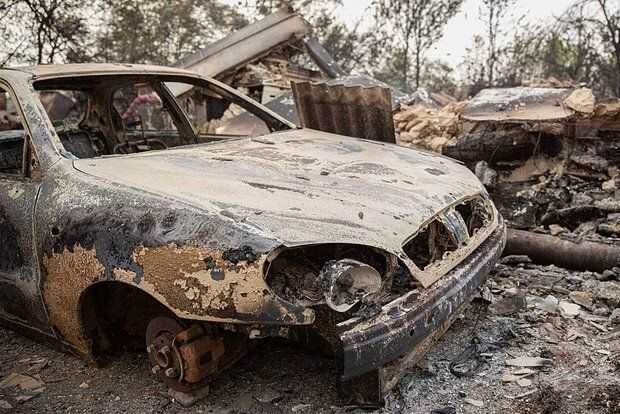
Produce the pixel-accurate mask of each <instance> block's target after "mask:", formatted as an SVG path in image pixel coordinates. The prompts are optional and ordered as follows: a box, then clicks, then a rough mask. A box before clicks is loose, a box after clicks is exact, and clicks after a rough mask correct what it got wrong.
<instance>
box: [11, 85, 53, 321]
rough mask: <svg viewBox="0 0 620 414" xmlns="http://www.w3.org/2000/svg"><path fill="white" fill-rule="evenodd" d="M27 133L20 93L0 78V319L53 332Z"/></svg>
mask: <svg viewBox="0 0 620 414" xmlns="http://www.w3.org/2000/svg"><path fill="white" fill-rule="evenodd" d="M27 131H28V128H27V127H26V124H25V123H24V122H23V118H22V112H21V110H20V108H19V106H18V105H17V100H16V99H15V95H14V94H13V92H12V91H11V89H10V87H9V86H8V84H5V83H3V82H2V81H1V80H0V318H1V319H3V320H4V322H5V323H6V322H8V323H9V324H11V325H12V326H14V325H15V324H17V325H19V326H17V327H24V328H34V329H35V330H38V331H44V332H45V333H49V331H48V328H47V317H46V314H45V310H44V308H43V304H42V301H41V298H40V292H39V286H38V285H39V265H38V263H37V255H36V254H35V250H34V249H35V243H34V242H33V216H34V209H35V205H36V200H37V194H38V192H39V187H40V180H38V179H37V178H36V177H33V176H34V175H36V174H32V173H31V165H36V162H33V161H34V159H33V157H34V156H33V155H32V154H33V151H32V150H31V149H32V147H31V140H30V137H29V134H28V132H27Z"/></svg>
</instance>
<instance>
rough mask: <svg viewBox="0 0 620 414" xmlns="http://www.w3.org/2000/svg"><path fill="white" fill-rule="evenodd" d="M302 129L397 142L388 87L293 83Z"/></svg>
mask: <svg viewBox="0 0 620 414" xmlns="http://www.w3.org/2000/svg"><path fill="white" fill-rule="evenodd" d="M292 87H293V96H294V97H295V106H296V108H297V114H298V116H299V123H300V126H301V127H303V128H311V129H316V130H319V131H325V132H332V133H335V134H341V135H347V136H351V137H357V138H366V139H370V140H374V141H381V142H391V143H395V142H396V137H395V134H394V120H393V119H392V97H391V92H390V89H389V88H382V87H379V86H373V87H362V86H345V85H328V84H326V83H310V82H301V83H293V84H292Z"/></svg>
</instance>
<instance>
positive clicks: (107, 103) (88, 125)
mask: <svg viewBox="0 0 620 414" xmlns="http://www.w3.org/2000/svg"><path fill="white" fill-rule="evenodd" d="M137 83H144V84H149V85H151V86H152V88H153V90H154V91H155V92H156V93H157V94H158V95H159V98H160V99H161V102H162V105H163V106H164V107H165V108H164V109H165V110H166V111H168V113H169V115H170V117H171V118H172V121H173V122H174V124H175V125H176V127H177V130H178V131H174V133H173V134H170V133H168V134H167V135H166V134H165V132H166V131H160V132H161V133H162V135H166V136H164V137H163V138H162V137H158V136H152V135H153V134H145V131H144V130H143V129H139V131H137V133H132V132H135V131H130V133H128V131H127V130H125V129H124V128H123V126H122V125H119V123H118V122H119V120H118V119H116V118H118V116H115V115H114V108H113V96H112V95H113V94H111V91H116V90H118V89H119V88H121V87H123V86H126V85H132V84H137ZM175 83H181V84H186V85H188V86H190V87H191V86H194V87H197V88H203V89H205V90H208V91H209V92H212V93H213V94H216V95H217V96H220V97H222V98H223V99H226V100H227V101H229V102H230V103H231V104H235V105H238V106H239V107H241V108H242V109H243V110H244V111H247V112H248V113H250V114H253V115H254V116H256V117H257V118H259V119H260V120H261V121H262V122H264V123H265V125H266V126H267V128H268V130H269V132H274V131H280V130H287V129H292V128H296V126H295V125H294V124H291V123H290V122H288V121H286V120H285V119H283V118H281V117H280V116H278V115H277V114H275V113H273V112H272V111H270V110H269V109H267V108H265V107H263V106H262V105H261V104H259V103H257V102H254V101H253V100H252V99H250V98H248V97H246V96H244V95H242V94H240V93H239V92H237V91H236V90H234V89H232V88H230V87H228V86H226V85H223V84H221V83H220V82H217V81H215V80H211V79H205V78H202V77H198V76H197V77H193V76H191V75H190V76H188V75H163V74H157V73H154V74H148V73H147V74H100V75H85V76H75V77H71V78H69V77H64V76H60V77H51V78H47V79H41V80H35V81H34V82H33V87H34V89H35V91H36V94H37V99H38V95H39V93H40V92H43V91H53V90H74V91H83V92H84V93H86V94H88V95H89V99H88V105H87V106H88V109H87V111H88V112H90V113H89V114H88V115H86V116H85V117H84V119H82V120H81V121H80V124H79V125H77V126H75V127H74V128H73V129H67V128H64V129H62V128H60V129H59V128H56V132H57V133H58V135H59V137H60V141H61V144H62V146H63V147H62V148H59V149H58V152H59V153H60V154H61V155H63V156H64V157H66V158H77V159H84V158H97V157H101V156H112V155H123V154H132V153H139V152H145V151H155V150H164V149H168V148H173V147H182V146H188V145H195V144H202V143H206V142H210V141H212V140H218V139H229V138H235V137H239V136H243V135H239V136H234V135H221V136H216V137H205V136H203V135H202V134H200V133H199V131H197V130H196V129H195V128H194V127H193V126H192V124H191V122H190V118H189V117H188V115H187V113H185V111H183V109H182V108H181V107H180V106H179V104H178V102H177V99H176V97H175V94H174V92H173V91H171V90H170V89H169V88H168V87H167V85H170V84H175ZM56 124H57V125H58V123H56ZM175 134H176V135H175ZM148 135H151V136H148Z"/></svg>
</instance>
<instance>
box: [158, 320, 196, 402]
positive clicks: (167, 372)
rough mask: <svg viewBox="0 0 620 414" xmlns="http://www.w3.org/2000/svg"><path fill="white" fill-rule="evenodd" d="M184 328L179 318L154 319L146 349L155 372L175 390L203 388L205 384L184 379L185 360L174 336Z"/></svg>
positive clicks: (183, 390) (184, 390)
mask: <svg viewBox="0 0 620 414" xmlns="http://www.w3.org/2000/svg"><path fill="white" fill-rule="evenodd" d="M184 329H185V328H184V327H183V326H182V325H181V324H180V323H179V322H178V321H177V320H175V319H172V318H167V317H158V318H155V319H153V320H152V321H151V322H150V323H149V325H148V327H147V328H146V350H147V353H148V355H149V361H150V363H151V372H152V373H153V374H155V375H157V376H158V377H159V378H160V379H161V380H162V381H163V382H164V383H165V384H166V385H167V386H168V387H170V388H172V389H173V390H177V391H181V392H190V391H192V390H195V389H197V388H201V387H202V386H204V384H202V383H193V384H190V383H188V382H186V381H184V380H183V377H184V372H183V370H184V366H183V360H182V358H181V354H180V353H179V351H178V348H177V347H176V344H175V342H174V338H175V337H176V336H177V335H178V334H179V333H180V332H182V331H183V330H184Z"/></svg>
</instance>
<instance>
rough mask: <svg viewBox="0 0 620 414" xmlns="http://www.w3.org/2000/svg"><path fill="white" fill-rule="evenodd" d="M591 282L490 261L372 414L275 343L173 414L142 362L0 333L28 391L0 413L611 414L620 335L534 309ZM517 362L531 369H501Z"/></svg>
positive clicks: (618, 402) (329, 370)
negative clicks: (489, 269) (460, 307)
mask: <svg viewBox="0 0 620 414" xmlns="http://www.w3.org/2000/svg"><path fill="white" fill-rule="evenodd" d="M596 276H597V275H595V274H592V273H589V272H584V273H575V272H567V271H564V270H562V269H558V268H554V267H553V266H548V267H541V266H535V265H532V264H528V263H520V264H516V265H511V266H506V265H499V266H498V267H497V269H496V271H495V273H494V275H493V276H492V277H491V279H490V280H489V282H488V283H487V288H488V289H487V290H486V292H487V294H486V295H483V296H484V297H485V298H486V299H490V300H492V302H493V303H492V304H491V305H490V306H489V305H488V302H487V303H485V302H484V301H482V300H478V301H476V302H474V303H473V304H472V305H471V306H470V307H469V309H468V310H467V311H465V312H464V314H463V315H461V317H460V318H459V319H458V320H457V321H456V322H455V324H454V325H453V326H452V328H451V329H450V330H449V331H448V333H447V334H446V335H445V336H444V337H443V338H442V339H441V340H440V342H439V343H438V344H437V345H436V346H435V347H434V348H433V349H432V350H431V352H430V353H429V354H428V355H427V357H426V358H425V360H423V361H422V362H421V363H420V364H419V367H418V368H416V369H413V370H412V371H411V372H409V373H408V375H406V376H405V378H404V379H403V380H402V381H401V383H400V384H399V386H398V387H397V388H396V389H395V390H393V392H392V393H391V394H390V395H389V396H388V397H387V398H386V403H385V407H383V408H381V409H376V410H375V411H372V410H369V409H366V410H364V409H363V408H362V407H356V406H351V405H347V401H344V400H343V399H341V398H340V397H339V396H338V393H337V388H336V385H335V382H334V377H335V374H336V367H335V364H334V363H333V361H331V360H330V359H327V358H324V357H321V356H318V355H316V354H312V353H309V352H304V351H303V350H299V349H297V348H296V347H294V346H291V345H287V344H284V343H277V342H264V343H260V344H258V346H257V347H256V349H255V350H254V351H252V353H251V354H250V355H249V356H248V357H247V358H246V359H245V360H244V361H242V362H241V363H239V364H238V365H237V366H236V367H235V368H233V369H231V370H230V371H229V372H227V373H225V374H224V375H222V376H221V377H219V378H218V379H217V380H215V382H214V383H213V385H212V387H211V394H210V395H209V397H208V398H207V399H206V400H204V401H203V402H201V403H199V404H197V405H196V406H194V407H193V408H191V409H184V408H182V407H181V406H179V405H178V404H177V403H176V402H174V401H171V399H170V398H169V397H168V396H167V394H166V392H165V389H164V387H163V386H162V385H161V384H160V383H158V382H157V381H156V380H155V379H154V378H153V376H152V375H150V374H149V370H148V361H147V358H146V356H145V355H143V354H138V353H130V354H124V355H122V356H119V358H117V359H115V360H114V361H113V362H111V363H110V364H109V365H107V366H106V367H105V368H103V369H96V368H92V367H88V366H86V365H85V364H84V363H82V362H81V361H80V360H79V359H77V358H75V357H73V356H71V355H67V354H63V353H60V352H56V351H53V350H50V349H49V348H47V347H45V346H43V345H40V344H37V343H35V342H33V341H31V340H29V339H26V338H24V337H22V336H20V335H18V334H15V333H13V332H11V331H9V330H6V329H1V330H0V379H6V378H7V377H9V376H11V375H15V374H16V373H21V374H24V375H27V377H26V378H34V380H35V384H34V385H31V386H30V387H26V388H25V389H21V388H20V387H19V386H15V387H10V386H7V387H4V388H2V386H1V385H0V412H11V413H31V412H32V413H35V412H36V413H58V412H67V413H91V412H96V413H121V412H132V413H176V412H197V413H218V414H219V413H231V414H232V413H302V414H303V413H313V414H315V413H344V412H369V411H370V412H374V413H425V414H428V413H436V414H437V413H443V414H451V413H535V414H538V413H540V414H552V413H604V414H605V413H609V414H613V413H620V371H619V370H618V369H619V368H620V363H619V358H618V355H620V327H619V326H618V325H613V323H612V321H611V318H610V317H609V315H606V316H605V315H603V316H598V317H595V316H594V315H593V314H592V313H590V312H589V311H588V310H587V309H585V308H581V313H580V315H578V316H573V317H571V316H567V315H565V313H563V311H558V310H557V309H550V308H549V306H547V305H545V304H542V305H541V303H542V299H544V298H545V297H547V296H549V295H555V296H554V297H556V296H557V299H558V300H560V301H561V300H564V299H567V298H568V296H569V294H570V292H571V291H575V290H578V289H582V288H583V286H589V287H591V288H592V289H596V288H597V286H594V285H593V284H594V283H595V282H596V283H600V282H598V280H597V279H596ZM605 283H609V282H605ZM611 283H614V285H605V286H611V287H613V288H617V287H619V286H620V285H616V284H615V283H620V282H616V281H612V282H611ZM607 290H609V289H607ZM515 292H517V293H519V292H526V294H516V295H515ZM607 296H609V295H607ZM597 298H598V296H597V295H596V294H595V295H594V299H593V302H594V303H595V304H596V303H600V301H598V300H599V299H597ZM523 299H525V300H523ZM601 300H602V299H601ZM611 300H612V301H615V298H613V297H612V299H611ZM597 301H598V302H597ZM614 303H615V302H614ZM593 306H595V305H593ZM600 306H603V305H602V304H601V305H600ZM608 310H609V313H611V310H610V309H608ZM597 313H599V314H602V313H603V312H600V311H597ZM524 356H527V357H534V358H538V359H537V360H531V359H530V360H527V362H528V363H527V364H526V365H528V364H529V365H540V366H530V367H522V366H509V364H511V363H515V361H516V365H519V364H522V363H523V361H524V360H523V359H520V358H519V357H524ZM20 378H24V377H20ZM39 379H40V381H41V382H38V381H39ZM517 380H518V382H517ZM0 384H1V383H0ZM26 385H28V384H26ZM37 385H38V387H37Z"/></svg>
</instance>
